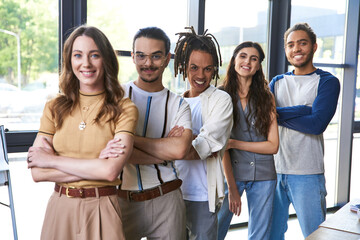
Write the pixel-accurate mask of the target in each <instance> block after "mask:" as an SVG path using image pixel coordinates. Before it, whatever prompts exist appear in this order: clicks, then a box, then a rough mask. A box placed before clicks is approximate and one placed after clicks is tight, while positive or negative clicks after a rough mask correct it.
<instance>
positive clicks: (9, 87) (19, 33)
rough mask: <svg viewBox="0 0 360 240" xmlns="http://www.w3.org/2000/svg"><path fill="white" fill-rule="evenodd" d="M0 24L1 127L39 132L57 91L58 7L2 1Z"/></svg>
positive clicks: (48, 0)
mask: <svg viewBox="0 0 360 240" xmlns="http://www.w3.org/2000/svg"><path fill="white" fill-rule="evenodd" d="M0 20H1V21H0V124H2V125H4V126H5V127H6V128H8V129H10V130H30V129H38V128H39V120H40V116H41V114H42V110H43V107H44V104H45V102H46V100H47V99H49V98H51V97H52V96H54V94H56V93H57V91H58V3H57V1H53V0H34V1H30V2H29V1H26V0H3V1H0Z"/></svg>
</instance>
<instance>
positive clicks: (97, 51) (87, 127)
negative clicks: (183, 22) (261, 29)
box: [27, 23, 340, 240]
mask: <svg viewBox="0 0 360 240" xmlns="http://www.w3.org/2000/svg"><path fill="white" fill-rule="evenodd" d="M189 29H190V30H189V31H187V32H181V33H179V39H178V41H177V44H176V48H175V52H174V53H175V59H174V70H175V76H176V75H178V74H182V76H183V79H184V80H186V79H187V81H188V82H189V86H190V88H189V90H187V91H186V92H184V93H183V95H182V96H179V95H177V94H175V93H173V92H171V91H170V90H168V89H167V88H165V87H164V85H163V83H162V77H163V72H164V70H165V68H166V67H167V66H168V64H169V61H170V58H171V54H170V39H169V38H168V36H167V35H166V34H165V32H164V31H163V30H161V29H160V28H157V27H147V28H143V29H140V30H139V31H138V32H137V33H136V35H135V36H134V39H133V51H132V59H133V62H134V64H135V66H136V70H137V72H138V78H137V79H135V80H134V81H132V82H128V83H126V84H124V85H122V86H121V85H120V83H119V79H118V70H119V65H118V62H117V58H116V54H115V52H114V50H113V48H112V46H111V44H110V42H109V40H108V39H107V37H106V36H105V35H104V34H103V33H102V32H101V31H100V30H99V29H97V28H95V27H89V26H80V27H78V28H76V29H75V30H74V31H73V32H72V34H71V35H70V36H69V37H68V39H67V40H66V42H65V45H64V50H63V64H62V71H61V75H60V93H59V95H58V96H57V97H56V98H55V99H53V100H50V101H49V102H48V103H47V104H46V105H45V108H44V113H43V116H42V117H41V124H40V129H39V132H38V135H37V137H36V139H35V142H34V145H33V147H31V148H30V149H29V153H28V159H27V160H28V167H29V168H31V173H32V176H33V179H34V181H37V182H40V181H51V182H55V191H54V193H53V194H52V196H51V198H50V200H49V203H48V207H47V210H46V215H45V219H44V224H43V229H42V233H41V239H46V240H48V239H84V240H85V239H86V240H89V239H131V240H133V239H135V240H136V239H138V240H140V239H141V238H143V237H146V238H147V239H179V240H183V239H205V240H211V239H224V238H225V236H226V233H227V231H228V228H229V225H230V222H231V219H232V216H233V215H234V214H235V215H240V213H241V195H242V193H243V192H244V190H245V191H246V196H247V200H248V210H249V228H248V232H249V233H248V238H249V239H255V240H263V239H274V240H280V239H284V234H285V232H286V230H287V219H288V214H289V213H288V211H289V205H290V203H292V204H293V206H294V208H295V211H296V213H297V216H298V219H299V222H300V226H301V229H302V232H303V235H304V237H306V236H308V235H309V234H311V232H313V231H314V230H316V228H317V227H318V225H319V224H320V223H321V222H322V221H324V220H325V214H326V202H325V196H326V189H325V178H324V161H323V154H324V140H323V136H322V133H323V132H324V131H325V129H326V127H327V125H328V124H329V122H330V120H331V118H332V116H333V115H334V113H335V110H336V105H337V100H338V95H339V89H340V85H339V81H338V79H337V78H336V77H334V76H333V75H331V74H330V73H328V72H325V71H322V70H320V69H316V68H315V67H314V66H313V55H314V53H315V51H316V48H317V44H316V35H315V33H314V32H313V30H312V29H311V28H310V26H309V25H308V24H306V23H300V24H296V25H294V26H293V27H291V28H290V29H288V30H287V31H286V33H285V35H284V43H285V53H286V57H287V59H288V61H289V63H290V64H291V65H293V67H294V70H293V71H291V72H288V73H285V74H282V75H279V76H276V77H275V78H274V79H273V80H272V81H271V82H270V85H269V83H268V82H267V80H266V79H265V76H264V73H263V70H262V66H261V63H262V61H263V60H264V58H265V54H264V52H263V50H262V48H261V46H260V45H259V44H258V43H255V42H243V43H241V44H239V45H238V46H237V47H236V48H235V50H234V52H233V55H232V57H231V60H230V63H229V66H228V69H227V73H226V76H225V79H224V81H223V84H221V86H220V87H215V86H213V85H212V84H211V81H212V80H215V82H217V81H218V80H219V68H220V66H221V63H222V59H221V54H220V49H219V44H218V43H217V41H216V39H215V37H214V36H213V35H212V34H209V33H207V32H205V33H204V34H202V35H198V34H196V32H195V31H194V29H193V28H189ZM215 85H216V84H215Z"/></svg>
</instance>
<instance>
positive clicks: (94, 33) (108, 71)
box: [52, 25, 124, 129]
mask: <svg viewBox="0 0 360 240" xmlns="http://www.w3.org/2000/svg"><path fill="white" fill-rule="evenodd" d="M79 36H87V37H90V38H92V39H93V40H94V42H95V44H96V46H97V47H98V48H99V52H100V54H101V57H102V60H103V67H104V88H105V99H104V103H103V106H102V107H101V108H100V111H99V113H98V114H97V116H96V118H95V120H94V121H95V123H99V121H100V119H101V118H102V117H104V116H107V119H106V120H107V121H117V119H118V118H119V116H120V114H121V109H119V102H120V101H121V100H122V98H123V97H124V90H123V89H122V87H121V85H120V83H119V81H118V72H119V63H118V60H117V57H116V54H115V51H114V49H113V47H112V46H111V44H110V41H109V40H108V38H107V37H106V36H105V34H104V33H102V32H101V31H100V30H99V29H98V28H96V27H91V26H85V25H82V26H80V27H78V28H76V29H75V30H74V31H73V32H72V33H71V34H70V36H69V37H68V38H67V39H66V41H65V44H64V50H63V61H62V70H61V74H60V79H59V89H60V94H59V96H58V97H57V98H56V99H55V100H54V104H53V106H52V116H53V118H54V120H55V124H56V128H57V129H60V128H61V126H62V124H63V119H64V118H65V117H66V116H68V115H69V114H70V113H71V112H72V111H73V110H75V109H76V108H77V106H78V104H79V89H80V83H79V80H78V79H77V77H76V76H75V74H74V72H73V70H72V66H71V55H72V48H73V44H74V41H75V39H76V38H77V37H79Z"/></svg>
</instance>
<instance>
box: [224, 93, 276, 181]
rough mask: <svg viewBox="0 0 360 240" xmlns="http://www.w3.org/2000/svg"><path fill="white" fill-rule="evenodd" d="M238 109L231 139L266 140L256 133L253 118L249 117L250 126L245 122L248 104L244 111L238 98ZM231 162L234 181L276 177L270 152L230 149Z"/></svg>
mask: <svg viewBox="0 0 360 240" xmlns="http://www.w3.org/2000/svg"><path fill="white" fill-rule="evenodd" d="M237 108H238V109H239V113H240V114H239V121H238V122H237V125H236V127H235V128H233V129H232V132H231V137H230V138H232V139H236V140H240V141H246V142H262V141H266V137H264V136H260V135H258V134H257V133H256V129H255V126H254V124H255V120H254V117H253V116H252V117H251V118H250V126H248V124H247V122H246V115H247V114H248V106H246V108H245V111H244V110H243V108H242V106H241V102H240V99H238V102H237ZM229 153H230V158H231V164H232V167H233V173H234V177H235V180H236V181H264V180H274V179H276V171H275V164H274V156H273V155H272V154H259V153H253V152H248V151H243V150H239V149H230V150H229Z"/></svg>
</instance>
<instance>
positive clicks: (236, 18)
mask: <svg viewBox="0 0 360 240" xmlns="http://www.w3.org/2000/svg"><path fill="white" fill-rule="evenodd" d="M268 8H269V1H268V0H259V1H253V2H251V1H246V0H238V1H234V0H223V1H221V4H219V1H216V0H207V1H206V6H205V29H208V31H209V32H210V33H212V34H213V35H214V36H215V37H216V38H217V41H218V42H219V44H220V49H221V55H222V61H223V66H222V67H221V68H220V71H219V74H220V79H221V80H223V79H224V76H225V74H226V69H227V66H228V64H229V62H230V59H231V56H232V52H233V51H234V49H235V47H236V46H237V45H239V44H240V43H242V42H244V41H253V42H258V43H259V44H260V45H261V46H262V48H263V50H264V52H265V53H266V52H267V38H268V14H269V9H268ZM266 61H267V58H265V60H264V61H263V64H262V65H263V69H264V71H265V75H266V67H265V66H266V65H267V62H266Z"/></svg>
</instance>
